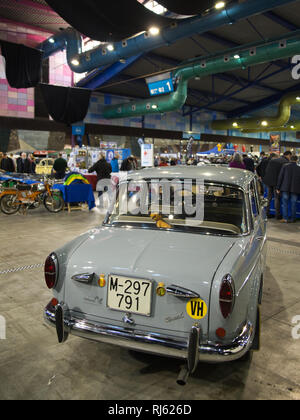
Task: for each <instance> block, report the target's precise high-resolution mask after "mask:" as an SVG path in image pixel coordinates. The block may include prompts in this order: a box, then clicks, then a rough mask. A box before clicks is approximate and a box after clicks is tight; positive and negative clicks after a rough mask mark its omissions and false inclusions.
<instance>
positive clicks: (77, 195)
mask: <svg viewBox="0 0 300 420" xmlns="http://www.w3.org/2000/svg"><path fill="white" fill-rule="evenodd" d="M53 189H56V190H60V191H61V193H62V195H63V199H64V201H65V203H67V204H70V203H87V204H88V206H89V209H90V210H92V209H93V208H94V207H96V204H95V197H94V193H93V188H92V186H91V185H88V184H72V185H62V184H54V185H53ZM69 208H70V207H69Z"/></svg>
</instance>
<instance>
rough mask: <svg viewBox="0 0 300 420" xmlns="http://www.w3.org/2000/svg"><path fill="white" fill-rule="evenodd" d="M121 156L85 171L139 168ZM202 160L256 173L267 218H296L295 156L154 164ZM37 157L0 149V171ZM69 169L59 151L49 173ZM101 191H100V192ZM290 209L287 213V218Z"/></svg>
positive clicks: (23, 166) (30, 167)
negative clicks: (272, 211) (273, 211)
mask: <svg viewBox="0 0 300 420" xmlns="http://www.w3.org/2000/svg"><path fill="white" fill-rule="evenodd" d="M119 161H120V156H119V155H118V154H115V156H114V157H113V159H112V160H111V162H110V163H109V162H107V160H106V156H105V154H104V153H101V154H100V158H99V160H98V161H97V162H96V163H95V164H94V165H93V166H92V167H91V168H89V170H88V172H89V173H93V172H96V174H97V179H98V181H100V180H102V179H111V177H112V174H114V173H118V172H119V171H126V172H129V171H133V170H136V169H138V161H137V159H136V158H135V157H134V156H130V157H128V158H126V159H124V160H123V162H122V163H121V165H120V164H119ZM203 162H205V163H211V164H222V165H228V166H229V167H230V168H238V169H241V170H248V171H251V172H254V173H256V174H257V176H258V178H259V180H260V183H261V186H262V191H263V192H265V191H267V198H268V206H267V215H268V218H273V217H275V218H276V219H277V220H280V221H281V222H282V223H293V222H295V221H296V219H297V201H298V198H299V195H300V166H299V165H298V163H299V162H298V157H297V156H295V155H293V154H292V152H290V151H287V152H285V153H284V154H283V155H282V156H281V157H280V156H278V155H277V154H275V153H271V154H270V155H268V156H267V155H266V154H265V153H264V152H261V154H260V158H258V157H257V156H249V155H247V154H244V155H242V154H240V153H235V154H234V155H233V156H228V155H223V156H222V155H221V156H213V157H210V158H209V157H207V158H206V160H205V161H204V160H203V158H200V157H197V158H192V159H188V160H187V161H186V162H182V161H181V160H180V159H175V158H171V159H168V158H166V157H156V158H155V160H154V166H156V167H165V166H174V165H180V164H182V163H185V164H187V165H200V164H202V163H203ZM35 168H36V160H35V157H34V156H33V155H32V154H28V155H27V154H26V153H22V154H21V155H20V157H18V158H15V157H14V155H13V154H12V153H11V154H7V153H1V152H0V170H2V171H3V172H11V173H14V172H16V173H20V174H34V173H35ZM67 170H68V164H67V162H66V160H65V159H63V157H62V154H59V156H58V158H57V159H56V160H55V162H54V165H53V170H52V173H53V175H54V176H55V178H56V179H63V178H64V177H65V174H66V172H67ZM101 194H102V193H101V192H100V193H99V195H101ZM273 198H274V202H275V215H272V214H271V203H272V200H273ZM289 208H290V214H291V216H290V217H289Z"/></svg>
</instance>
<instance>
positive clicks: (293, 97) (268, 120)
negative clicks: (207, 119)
mask: <svg viewBox="0 0 300 420" xmlns="http://www.w3.org/2000/svg"><path fill="white" fill-rule="evenodd" d="M296 104H300V91H296V92H291V93H288V94H286V95H284V96H283V97H282V98H281V101H280V103H279V108H278V112H277V115H276V116H275V117H259V116H255V117H251V118H239V119H234V118H231V119H227V120H216V121H213V122H212V124H211V127H212V129H213V130H233V129H234V130H258V131H262V130H264V129H265V128H268V127H270V128H276V127H278V128H279V127H283V126H284V125H285V124H287V123H288V121H289V120H290V118H291V112H292V105H296Z"/></svg>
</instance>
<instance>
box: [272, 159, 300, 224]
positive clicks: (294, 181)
mask: <svg viewBox="0 0 300 420" xmlns="http://www.w3.org/2000/svg"><path fill="white" fill-rule="evenodd" d="M297 162H298V157H297V156H292V157H291V163H288V164H286V165H284V166H283V167H282V169H281V171H280V174H279V178H278V183H277V192H278V193H281V194H282V212H283V220H282V221H283V222H284V223H289V214H288V207H289V201H291V220H290V222H291V223H293V222H296V218H297V201H298V197H299V195H300V167H299V166H298V165H297Z"/></svg>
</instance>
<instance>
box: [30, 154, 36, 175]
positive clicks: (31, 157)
mask: <svg viewBox="0 0 300 420" xmlns="http://www.w3.org/2000/svg"><path fill="white" fill-rule="evenodd" d="M29 159H30V162H31V173H32V174H35V169H36V160H35V157H34V156H33V155H30V156H29Z"/></svg>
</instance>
